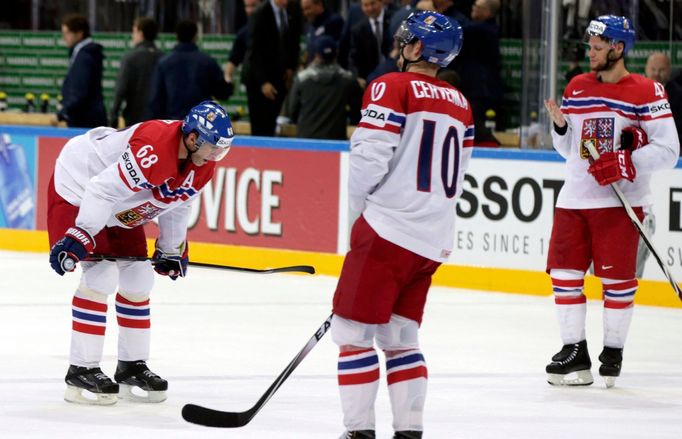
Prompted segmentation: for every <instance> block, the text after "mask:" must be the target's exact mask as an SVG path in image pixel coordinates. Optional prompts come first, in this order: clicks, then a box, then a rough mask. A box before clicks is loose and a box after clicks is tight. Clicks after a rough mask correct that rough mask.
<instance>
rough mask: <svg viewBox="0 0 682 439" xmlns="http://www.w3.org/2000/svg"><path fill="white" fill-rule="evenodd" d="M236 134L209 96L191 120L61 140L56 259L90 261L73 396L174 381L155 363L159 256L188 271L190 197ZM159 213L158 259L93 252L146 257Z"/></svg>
mask: <svg viewBox="0 0 682 439" xmlns="http://www.w3.org/2000/svg"><path fill="white" fill-rule="evenodd" d="M232 137H233V132H232V126H231V124H230V120H229V117H228V116H227V113H226V112H225V110H224V109H223V108H222V107H220V105H218V104H216V103H213V102H208V101H206V102H203V103H201V104H200V105H197V106H196V107H194V108H192V110H191V111H190V112H189V114H188V115H187V117H186V118H185V120H184V121H179V120H151V121H147V122H142V123H139V124H136V125H133V126H131V127H129V128H126V129H123V130H115V129H113V128H108V127H100V128H95V129H92V130H90V131H88V132H87V133H85V134H83V135H80V136H77V137H74V138H73V139H71V140H69V141H68V142H67V143H66V145H65V146H64V148H63V149H62V151H61V153H60V154H59V157H58V158H57V162H56V164H55V170H54V174H53V177H52V180H51V181H50V183H49V187H48V218H47V223H48V234H49V238H50V244H51V245H52V249H51V251H50V265H51V266H52V268H53V269H54V270H55V271H56V272H57V273H58V274H59V275H64V274H65V273H66V272H69V271H73V270H74V268H75V266H76V264H77V263H78V262H81V266H82V269H83V273H82V275H81V280H80V285H79V286H78V288H77V290H76V292H75V294H74V296H73V302H72V316H73V324H72V332H71V353H70V367H69V370H68V372H67V375H66V384H67V390H66V394H65V396H64V398H65V399H66V400H67V401H70V402H77V403H85V404H100V405H108V404H114V403H115V402H116V401H117V395H119V396H120V397H129V398H132V399H136V400H142V401H146V402H161V401H163V400H165V399H166V390H167V388H168V383H167V382H166V380H164V379H162V378H160V377H159V376H158V375H156V374H155V373H153V372H151V371H150V370H149V368H148V367H147V364H146V361H147V359H148V358H149V336H150V311H149V308H150V305H149V293H150V291H151V288H152V284H153V281H154V275H153V273H154V272H153V270H152V263H153V264H154V265H153V268H154V270H156V272H157V273H159V274H161V275H165V276H169V277H170V278H171V279H173V280H175V279H177V278H178V277H184V276H185V273H186V270H187V264H188V253H187V252H188V247H187V242H186V236H187V222H188V218H189V213H190V204H191V202H192V201H193V200H194V199H195V198H196V197H197V196H198V194H199V193H200V192H201V190H202V188H203V187H204V186H205V185H206V184H207V183H208V182H209V181H210V180H211V178H212V177H213V171H214V169H215V164H216V162H217V161H219V160H221V159H222V158H223V157H224V156H225V154H226V153H227V151H228V150H229V147H230V143H231V141H232ZM156 217H158V223H159V232H160V235H159V238H158V240H157V242H156V251H155V253H154V257H153V261H152V262H151V263H150V261H125V260H118V261H116V260H101V261H98V262H97V261H94V260H92V259H94V258H93V257H91V256H90V255H92V254H93V252H95V253H96V254H98V255H107V256H134V257H143V258H144V257H146V256H147V242H146V239H145V233H144V229H143V227H141V226H142V225H143V224H145V223H147V222H148V221H151V220H152V219H154V218H156ZM88 258H90V259H91V260H90V261H89V260H88ZM113 294H115V295H116V299H115V305H116V317H117V322H118V365H117V367H116V373H115V375H114V379H115V380H116V382H113V381H112V380H111V379H110V378H109V377H108V376H107V375H105V374H104V373H102V370H101V369H100V365H99V363H100V361H101V359H102V350H103V345H104V332H105V329H106V320H107V297H108V296H110V295H113ZM134 387H139V388H141V389H142V390H144V391H145V394H144V396H136V394H134V393H132V388H134ZM84 390H86V391H87V392H86V393H85V394H84V393H83V391H84Z"/></svg>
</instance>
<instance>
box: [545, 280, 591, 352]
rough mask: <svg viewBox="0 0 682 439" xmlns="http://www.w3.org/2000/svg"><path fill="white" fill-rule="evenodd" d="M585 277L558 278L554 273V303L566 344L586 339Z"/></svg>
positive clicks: (562, 338)
mask: <svg viewBox="0 0 682 439" xmlns="http://www.w3.org/2000/svg"><path fill="white" fill-rule="evenodd" d="M584 282H585V281H584V279H583V278H582V277H580V278H579V279H557V278H555V277H554V275H552V289H553V290H554V303H555V304H556V305H557V306H556V310H557V317H558V319H559V333H560V334H561V340H562V341H563V343H564V344H565V345H566V344H574V343H578V342H579V341H582V340H585V315H586V313H587V298H586V297H585V295H584V294H583V285H584Z"/></svg>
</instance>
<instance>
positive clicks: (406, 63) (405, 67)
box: [400, 44, 421, 72]
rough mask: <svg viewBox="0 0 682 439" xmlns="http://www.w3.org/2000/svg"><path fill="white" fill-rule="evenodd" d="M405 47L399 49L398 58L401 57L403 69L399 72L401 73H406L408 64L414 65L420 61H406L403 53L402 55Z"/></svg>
mask: <svg viewBox="0 0 682 439" xmlns="http://www.w3.org/2000/svg"><path fill="white" fill-rule="evenodd" d="M405 46H407V44H404V45H402V47H401V48H400V56H402V57H403V68H402V69H401V70H400V71H401V72H406V71H407V67H408V66H409V65H410V64H416V63H418V62H419V61H421V59H414V60H409V59H407V57H405V53H404V51H405Z"/></svg>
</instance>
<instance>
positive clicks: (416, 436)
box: [393, 430, 422, 439]
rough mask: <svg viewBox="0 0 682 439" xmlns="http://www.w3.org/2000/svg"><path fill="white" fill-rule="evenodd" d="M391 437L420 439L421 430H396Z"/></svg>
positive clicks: (394, 438)
mask: <svg viewBox="0 0 682 439" xmlns="http://www.w3.org/2000/svg"><path fill="white" fill-rule="evenodd" d="M393 439H422V432H421V431H412V430H409V431H408V430H406V431H396V432H395V434H394V435H393Z"/></svg>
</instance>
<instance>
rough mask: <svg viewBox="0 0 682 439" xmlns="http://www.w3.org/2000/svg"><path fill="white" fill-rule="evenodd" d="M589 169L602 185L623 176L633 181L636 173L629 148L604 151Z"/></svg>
mask: <svg viewBox="0 0 682 439" xmlns="http://www.w3.org/2000/svg"><path fill="white" fill-rule="evenodd" d="M587 171H588V172H589V173H590V174H592V176H593V177H594V179H595V180H597V183H599V184H600V185H602V186H606V185H607V184H611V183H615V182H617V181H618V180H620V179H621V178H625V179H627V180H629V181H633V180H634V179H635V173H636V172H635V165H633V164H632V157H631V153H630V151H628V150H625V151H622V150H621V151H615V152H605V153H603V154H602V155H601V156H600V157H599V158H598V159H597V160H595V161H594V162H593V163H592V164H591V165H590V167H589V168H588V169H587Z"/></svg>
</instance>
